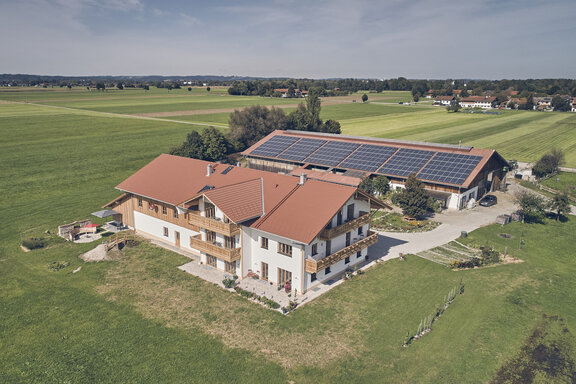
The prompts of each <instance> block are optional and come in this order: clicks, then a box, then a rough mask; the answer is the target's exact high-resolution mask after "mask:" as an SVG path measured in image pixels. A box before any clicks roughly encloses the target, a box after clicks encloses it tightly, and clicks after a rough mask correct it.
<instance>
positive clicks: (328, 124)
mask: <svg viewBox="0 0 576 384" xmlns="http://www.w3.org/2000/svg"><path fill="white" fill-rule="evenodd" d="M321 132H325V133H335V134H341V133H342V129H341V128H340V123H339V122H337V121H336V120H326V121H325V122H324V124H323V126H322V130H321Z"/></svg>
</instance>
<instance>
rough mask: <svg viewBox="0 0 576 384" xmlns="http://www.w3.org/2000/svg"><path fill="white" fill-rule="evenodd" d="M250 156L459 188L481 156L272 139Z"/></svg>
mask: <svg viewBox="0 0 576 384" xmlns="http://www.w3.org/2000/svg"><path fill="white" fill-rule="evenodd" d="M251 155H255V156H265V157H272V158H277V159H281V160H289V161H295V162H300V163H311V164H318V165H324V166H328V167H338V168H343V169H354V170H360V171H365V172H373V173H379V174H383V175H386V176H398V177H408V176H409V175H410V174H411V173H416V174H417V176H418V178H419V179H422V180H428V181H433V182H438V183H446V184H455V185H461V184H462V183H464V181H466V179H467V178H468V176H469V175H470V174H471V173H472V171H473V170H474V168H475V167H476V166H477V165H478V163H479V162H480V160H481V159H482V157H481V156H474V155H466V154H459V153H448V152H436V151H426V150H420V149H411V148H399V147H393V146H386V145H372V144H356V143H351V142H344V141H338V140H321V139H310V138H300V137H294V136H283V135H276V136H273V137H271V138H270V139H269V140H268V141H266V142H264V143H262V144H261V145H260V146H259V147H258V148H256V149H254V150H253V151H252V152H251Z"/></svg>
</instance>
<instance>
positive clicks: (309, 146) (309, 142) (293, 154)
mask: <svg viewBox="0 0 576 384" xmlns="http://www.w3.org/2000/svg"><path fill="white" fill-rule="evenodd" d="M325 143H326V140H316V139H302V140H300V141H299V142H297V143H295V144H294V145H292V146H291V147H290V148H288V149H287V150H285V151H284V152H282V153H281V154H279V155H278V156H276V157H277V158H279V159H284V160H293V161H303V160H304V159H305V158H307V157H308V156H310V154H311V153H312V152H314V151H315V150H317V149H318V148H320V147H321V146H322V145H323V144H325Z"/></svg>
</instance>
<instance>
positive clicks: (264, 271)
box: [260, 263, 268, 281]
mask: <svg viewBox="0 0 576 384" xmlns="http://www.w3.org/2000/svg"><path fill="white" fill-rule="evenodd" d="M261 271H262V273H261V274H260V277H261V278H262V280H266V281H268V263H262V267H261Z"/></svg>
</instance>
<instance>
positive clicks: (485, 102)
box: [460, 96, 496, 109]
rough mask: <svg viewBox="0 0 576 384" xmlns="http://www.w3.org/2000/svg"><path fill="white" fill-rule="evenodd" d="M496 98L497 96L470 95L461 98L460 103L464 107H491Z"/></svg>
mask: <svg viewBox="0 0 576 384" xmlns="http://www.w3.org/2000/svg"><path fill="white" fill-rule="evenodd" d="M495 100H496V98H495V97H488V96H468V97H463V98H462V99H460V105H461V106H462V108H482V109H490V108H492V104H493V103H494V101H495Z"/></svg>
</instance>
